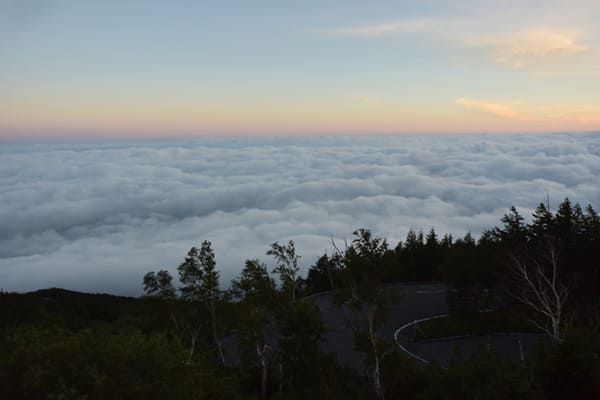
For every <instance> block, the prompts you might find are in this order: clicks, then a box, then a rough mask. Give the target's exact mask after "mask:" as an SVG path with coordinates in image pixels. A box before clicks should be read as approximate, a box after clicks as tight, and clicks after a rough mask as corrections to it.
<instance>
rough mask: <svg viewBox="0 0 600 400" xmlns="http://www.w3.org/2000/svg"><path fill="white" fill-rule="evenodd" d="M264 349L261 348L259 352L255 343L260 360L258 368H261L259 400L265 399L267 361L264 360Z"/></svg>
mask: <svg viewBox="0 0 600 400" xmlns="http://www.w3.org/2000/svg"><path fill="white" fill-rule="evenodd" d="M265 347H266V346H263V348H262V350H260V347H259V344H258V343H256V352H257V353H258V356H259V358H260V366H261V368H262V372H261V377H260V398H261V399H266V398H267V360H266V359H265V350H266V349H265Z"/></svg>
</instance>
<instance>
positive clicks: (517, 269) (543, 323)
mask: <svg viewBox="0 0 600 400" xmlns="http://www.w3.org/2000/svg"><path fill="white" fill-rule="evenodd" d="M509 272H510V282H509V285H508V288H507V291H508V294H509V295H510V296H511V297H513V298H514V299H516V300H517V301H519V302H520V303H522V304H524V305H525V306H527V307H529V308H530V309H531V310H532V311H533V312H534V313H535V314H536V315H537V317H536V318H532V322H533V323H534V324H535V325H536V326H537V327H538V328H540V329H541V330H543V331H544V332H546V333H547V334H548V335H549V336H550V337H551V338H552V339H553V340H554V341H555V342H557V343H558V342H561V341H562V333H563V331H564V329H565V327H566V326H567V325H568V324H569V322H570V321H571V319H572V318H573V314H572V313H569V311H568V310H567V306H568V304H567V301H568V299H569V296H570V295H571V293H572V291H573V289H574V287H575V285H574V281H573V280H572V279H569V278H568V277H567V276H566V274H565V273H564V271H562V270H561V265H560V258H559V251H558V245H557V243H556V242H555V241H552V240H548V241H547V243H546V245H545V246H544V247H543V248H542V249H541V251H540V252H539V253H537V254H534V255H531V254H526V255H524V256H517V255H515V254H514V253H511V254H510V263H509Z"/></svg>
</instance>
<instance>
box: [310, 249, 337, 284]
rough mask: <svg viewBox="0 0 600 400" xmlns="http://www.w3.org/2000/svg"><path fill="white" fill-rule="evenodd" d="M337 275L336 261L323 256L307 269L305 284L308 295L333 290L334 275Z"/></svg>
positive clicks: (325, 255)
mask: <svg viewBox="0 0 600 400" xmlns="http://www.w3.org/2000/svg"><path fill="white" fill-rule="evenodd" d="M336 273H337V265H336V260H335V259H334V258H333V257H332V258H329V256H327V254H323V255H322V256H321V257H319V259H318V260H317V262H316V263H315V264H314V265H311V266H310V268H309V269H308V275H307V277H306V284H307V285H308V290H309V293H318V292H324V291H327V290H333V289H334V287H335V274H336Z"/></svg>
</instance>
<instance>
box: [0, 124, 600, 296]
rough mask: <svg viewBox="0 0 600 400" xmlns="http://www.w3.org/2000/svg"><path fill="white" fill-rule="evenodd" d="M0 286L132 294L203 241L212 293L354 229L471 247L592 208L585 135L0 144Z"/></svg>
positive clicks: (597, 179) (599, 159)
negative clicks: (464, 242) (520, 223)
mask: <svg viewBox="0 0 600 400" xmlns="http://www.w3.org/2000/svg"><path fill="white" fill-rule="evenodd" d="M0 160H1V161H0V288H2V289H4V290H11V291H12V290H15V291H27V290H35V289H38V288H45V287H51V286H58V287H64V288H68V289H74V290H82V291H94V292H97V291H101V292H109V293H117V294H127V295H138V294H140V293H141V279H142V276H143V275H144V273H145V272H147V271H151V270H157V269H160V268H165V269H169V270H170V271H171V272H173V274H174V275H176V267H177V265H179V264H180V263H181V261H182V260H183V258H184V256H185V254H186V252H187V251H188V249H189V248H190V247H191V246H193V245H198V244H199V243H200V242H201V241H202V240H204V239H207V240H210V241H211V242H212V243H213V246H214V249H215V252H216V256H217V265H218V267H219V269H220V270H221V273H222V279H223V283H224V284H227V283H228V281H229V280H230V279H231V278H232V277H234V276H235V275H236V274H237V273H238V272H239V270H240V268H241V267H242V266H243V262H244V260H245V259H246V258H261V259H263V260H264V261H267V262H268V263H270V265H272V260H270V259H269V258H268V257H267V256H266V255H265V252H266V251H267V249H268V246H269V244H270V243H272V242H274V241H276V240H278V241H280V242H287V241H288V240H290V239H291V240H294V241H295V242H296V247H297V251H298V252H299V254H300V255H301V256H302V259H301V264H302V267H303V269H306V267H307V266H308V265H310V264H311V263H313V262H314V261H315V260H316V258H317V257H318V256H319V255H320V254H323V253H324V252H325V251H326V250H327V249H329V248H330V247H331V246H330V238H331V236H332V235H333V236H334V237H335V238H337V239H338V240H343V238H348V239H351V237H352V231H353V230H354V229H356V228H358V227H366V228H370V229H372V230H373V231H374V233H375V234H377V235H380V236H385V237H387V238H388V239H389V242H390V244H391V245H392V246H394V245H395V244H396V243H397V241H398V240H401V239H403V238H404V237H405V235H406V233H407V231H408V230H409V229H410V228H414V229H423V230H428V229H430V228H431V227H435V228H436V230H437V231H438V232H439V233H441V234H443V233H446V232H451V233H453V234H455V236H457V235H463V234H465V233H466V232H468V231H470V232H472V233H473V234H475V235H477V234H479V233H481V232H482V230H484V229H485V228H489V227H493V226H497V225H498V224H499V219H500V217H501V216H502V215H503V213H505V212H506V210H507V208H508V207H510V206H511V205H513V204H514V205H515V206H517V207H518V208H519V210H520V211H521V212H522V213H523V214H524V215H525V216H529V214H530V213H531V211H532V209H533V208H535V206H536V205H537V204H539V203H540V202H542V201H544V202H545V201H546V198H547V196H549V199H550V203H551V206H554V207H556V206H557V205H558V203H559V202H560V201H562V199H563V198H565V197H569V198H570V199H571V200H573V201H578V202H580V203H582V204H583V205H586V204H588V203H591V204H592V205H593V206H594V207H595V208H596V209H599V208H600V134H593V133H588V134H553V135H468V136H466V135H465V136H456V135H443V136H425V135H422V136H388V137H335V136H331V137H322V138H317V137H310V138H250V139H247V138H245V139H241V138H240V139H235V138H227V139H225V138H223V139H197V140H179V141H160V142H159V141H140V142H123V141H119V142H112V143H109V142H98V143H91V142H86V143H81V142H80V143H70V144H65V143H61V144H59V143H41V144H40V143H38V144H34V143H0Z"/></svg>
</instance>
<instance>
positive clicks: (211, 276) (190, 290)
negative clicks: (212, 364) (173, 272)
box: [177, 240, 225, 365]
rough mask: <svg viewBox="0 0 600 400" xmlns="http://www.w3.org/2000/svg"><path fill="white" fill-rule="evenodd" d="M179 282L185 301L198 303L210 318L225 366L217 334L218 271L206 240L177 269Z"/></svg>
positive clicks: (219, 298) (193, 248)
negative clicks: (181, 284) (181, 285)
mask: <svg viewBox="0 0 600 400" xmlns="http://www.w3.org/2000/svg"><path fill="white" fill-rule="evenodd" d="M177 269H178V271H179V280H180V281H181V283H183V284H184V286H183V287H182V288H181V292H182V295H183V297H184V298H185V299H188V300H192V301H198V302H200V303H201V304H203V305H204V307H205V309H206V311H207V312H208V314H209V316H210V325H211V333H212V337H213V340H214V342H215V345H216V346H217V352H218V355H219V359H220V361H221V364H222V365H224V364H225V357H224V355H223V349H222V347H221V342H220V340H219V336H218V332H217V310H216V308H217V303H218V302H219V301H220V300H221V295H222V292H221V290H220V288H219V271H217V270H216V261H215V253H214V252H213V250H212V248H211V243H210V242H209V241H208V240H205V241H204V242H202V245H201V247H200V251H199V252H198V250H197V249H196V248H195V247H192V248H191V249H190V251H189V252H188V257H186V259H185V261H184V262H183V264H181V265H180V266H179V267H178V268H177Z"/></svg>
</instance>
